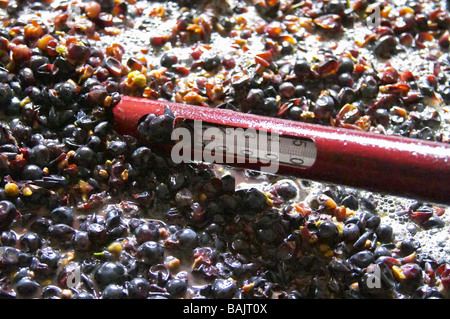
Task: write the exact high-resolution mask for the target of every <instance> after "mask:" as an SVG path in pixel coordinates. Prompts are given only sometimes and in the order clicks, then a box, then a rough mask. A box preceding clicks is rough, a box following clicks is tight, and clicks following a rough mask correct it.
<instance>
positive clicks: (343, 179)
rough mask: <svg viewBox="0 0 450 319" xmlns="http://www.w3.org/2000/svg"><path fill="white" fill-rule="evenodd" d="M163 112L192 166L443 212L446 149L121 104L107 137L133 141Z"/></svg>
mask: <svg viewBox="0 0 450 319" xmlns="http://www.w3.org/2000/svg"><path fill="white" fill-rule="evenodd" d="M165 107H169V108H170V109H171V110H172V112H173V113H174V114H175V116H176V117H177V118H180V119H183V120H184V121H185V122H186V123H188V125H187V127H189V129H187V130H188V131H189V132H190V133H192V135H191V137H192V139H193V142H194V143H192V144H191V150H192V153H193V154H194V157H193V159H194V160H195V159H196V157H195V156H196V154H197V158H201V155H203V156H204V155H209V156H210V157H213V158H216V159H217V158H219V159H220V158H221V159H222V160H223V162H222V163H223V164H226V165H231V166H238V167H246V168H249V169H257V170H262V171H264V169H267V168H269V167H270V165H272V166H274V167H275V168H276V171H275V172H273V173H276V174H280V175H289V176H295V177H298V178H303V179H309V180H314V181H318V182H325V183H332V184H338V185H345V186H350V187H354V188H359V189H365V190H369V191H373V192H378V193H382V194H383V193H384V194H391V195H397V196H401V197H407V198H414V199H417V200H421V201H426V202H431V203H440V204H446V205H448V204H450V145H449V144H446V143H440V142H433V141H425V140H419V139H415V138H406V137H399V136H390V135H382V134H376V133H370V132H363V131H357V130H350V129H345V128H336V127H328V126H324V125H318V124H311V123H301V122H297V121H292V120H284V119H279V118H272V117H267V116H260V115H254V114H248V113H241V112H236V111H232V110H226V109H217V108H209V107H204V106H196V105H187V104H181V103H174V102H166V101H158V100H150V99H144V98H136V97H128V96H122V99H121V101H120V102H119V103H118V104H117V105H116V106H115V107H114V109H113V113H114V123H115V124H114V125H115V129H116V131H117V132H119V133H121V134H128V135H132V136H137V134H138V133H137V125H138V124H139V122H140V120H141V119H142V118H144V117H145V116H146V115H148V114H151V113H152V114H157V115H158V114H159V115H160V114H164V108H165ZM200 124H201V126H202V128H201V130H198V129H197V130H195V125H200ZM208 130H209V133H208ZM227 132H228V134H233V139H231V141H230V139H228V138H226V136H227ZM239 132H240V133H239ZM205 133H208V134H205ZM212 133H215V134H212ZM252 134H253V135H255V136H257V137H258V138H257V139H255V138H254V137H253V138H252ZM264 137H265V139H264ZM183 140H184V139H183ZM191 141H192V140H191ZM185 142H187V141H185ZM211 144H214V151H215V152H217V151H218V150H221V152H220V153H221V154H219V155H220V156H217V153H213V152H212V149H213V148H212V147H211ZM176 145H177V144H175V146H174V147H176ZM186 145H187V146H189V144H186ZM273 146H276V147H273ZM172 154H173V153H172ZM199 154H200V155H199ZM227 160H228V161H227Z"/></svg>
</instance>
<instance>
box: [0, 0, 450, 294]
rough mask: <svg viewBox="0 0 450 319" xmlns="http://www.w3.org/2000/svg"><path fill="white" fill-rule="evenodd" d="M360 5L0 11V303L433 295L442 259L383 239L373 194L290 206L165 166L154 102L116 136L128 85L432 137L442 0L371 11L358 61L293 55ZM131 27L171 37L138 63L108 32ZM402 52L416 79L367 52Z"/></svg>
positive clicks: (176, 98)
mask: <svg viewBox="0 0 450 319" xmlns="http://www.w3.org/2000/svg"><path fill="white" fill-rule="evenodd" d="M374 3H375V4H376V2H373V1H365V0H361V1H350V2H349V3H347V2H346V1H339V0H331V1H317V2H312V1H293V2H289V1H254V2H251V1H217V2H216V1H214V2H211V3H209V2H208V1H200V2H198V1H169V2H166V3H158V2H147V1H121V0H119V1H112V0H102V1H82V2H75V1H63V0H54V1H31V2H27V1H22V0H9V1H3V2H1V3H0V20H1V21H2V26H3V28H2V29H1V30H0V120H1V123H0V177H1V179H0V232H1V236H0V243H1V247H0V298H2V299H6V298H44V299H56V298H58V299H100V298H102V299H127V298H129V299H148V298H155V299H175V298H199V299H214V298H216V299H221V298H239V299H266V298H274V299H276V298H278V299H297V298H448V296H449V289H450V264H449V263H448V261H447V260H437V259H434V258H433V257H432V256H429V255H427V254H422V253H421V251H420V242H417V241H414V240H405V239H398V238H397V237H396V234H395V232H394V229H393V228H392V227H391V226H389V225H386V224H385V223H383V219H382V216H380V214H379V211H378V210H377V206H378V203H377V200H376V199H375V197H373V196H371V195H370V194H369V195H366V194H365V193H364V194H363V193H360V192H359V191H358V190H354V189H348V188H345V187H340V186H331V185H322V187H321V188H320V190H319V191H318V192H317V193H311V194H309V195H310V196H308V197H307V198H306V199H305V198H304V197H302V196H300V188H301V187H300V186H299V185H298V183H295V182H294V180H292V179H290V180H287V179H284V177H282V176H275V177H273V176H272V177H269V176H264V175H261V174H260V173H258V172H254V171H245V172H244V173H245V174H246V175H245V176H246V178H248V179H249V180H253V179H256V180H258V178H260V179H259V181H261V180H262V181H263V182H262V183H257V185H251V186H248V187H245V186H242V185H241V179H239V176H240V174H241V173H242V171H240V170H228V169H227V168H223V167H222V168H220V169H219V170H217V167H214V166H211V165H207V164H202V163H182V164H174V163H173V162H172V161H171V159H170V157H169V156H167V154H166V153H164V152H161V151H160V150H159V149H157V147H154V146H155V145H161V144H167V143H169V142H170V132H171V130H172V128H173V125H174V120H175V116H174V114H172V112H171V111H170V110H169V109H166V110H165V113H164V114H163V115H160V116H156V115H153V114H150V115H148V116H146V117H144V118H143V119H142V121H141V122H140V123H139V125H138V127H137V132H138V133H139V134H138V135H139V136H137V137H133V136H128V135H125V136H122V135H119V134H117V133H116V131H115V130H114V119H113V113H112V109H113V108H114V106H115V105H117V103H118V102H119V101H120V98H121V95H122V94H124V95H133V96H139V97H143V98H151V99H159V100H163V101H173V102H180V103H188V104H196V105H203V106H205V107H219V108H228V109H233V110H236V111H240V112H250V113H254V114H263V115H269V116H274V117H281V118H285V119H290V120H296V121H305V122H314V123H317V124H322V125H333V126H336V127H345V128H348V129H358V130H365V131H375V132H378V133H383V134H387V133H390V134H398V135H404V136H408V137H418V138H423V139H428V140H436V141H441V142H448V134H447V133H446V132H445V131H443V130H442V128H443V121H442V117H441V114H443V113H442V112H441V111H440V110H439V108H437V107H436V108H434V107H431V106H429V105H432V104H433V103H435V104H436V103H438V102H440V103H441V104H442V105H443V106H442V105H441V106H442V107H444V108H445V103H448V101H449V96H450V94H449V92H448V91H449V90H448V85H449V82H448V81H449V79H448V67H449V63H450V62H449V58H448V57H449V55H448V52H447V50H448V30H447V31H446V29H448V26H449V23H450V20H449V19H450V16H449V15H448V11H446V10H448V9H446V8H445V7H442V6H439V5H438V4H436V3H430V4H422V2H416V1H411V2H408V7H406V6H405V7H398V6H396V5H395V4H394V3H393V2H390V1H387V2H386V3H383V4H381V3H380V4H379V5H380V6H381V9H382V10H381V12H382V25H381V26H379V28H377V29H375V30H372V31H373V32H371V33H370V34H368V35H367V36H366V37H365V39H364V41H363V42H361V43H358V46H359V49H361V53H360V52H359V51H358V50H356V48H355V47H354V46H353V47H349V48H348V49H346V50H344V51H343V52H341V53H336V52H333V49H330V48H328V49H327V48H320V49H318V50H317V51H316V52H314V54H313V55H308V56H304V54H303V52H304V50H303V51H302V48H303V49H304V47H303V46H304V45H305V41H307V40H308V37H311V36H317V37H318V38H317V41H318V42H320V43H322V42H326V41H328V42H327V43H334V41H338V40H339V36H342V34H343V33H345V32H346V30H352V29H354V28H355V26H356V24H357V23H361V21H363V20H364V17H366V16H367V14H368V12H370V7H371V6H372V5H373V4H374ZM181 8H184V9H181ZM252 13H253V18H254V20H252V19H250V17H249V15H251V14H252ZM394 13H395V14H394ZM143 17H145V19H144V20H146V19H150V20H151V19H159V20H161V21H162V22H167V23H173V28H172V29H171V30H170V32H168V33H167V34H161V35H154V34H152V35H151V37H150V38H148V37H147V38H146V39H145V40H142V39H141V42H142V41H143V42H145V49H142V50H141V52H140V54H135V55H134V54H131V53H130V52H129V50H128V49H129V48H128V47H127V45H126V43H127V41H126V40H127V39H124V38H121V33H122V32H124V34H126V32H127V30H133V32H138V30H140V29H145V28H146V25H145V23H142V24H140V25H139V24H138V23H137V22H139V21H142V19H143ZM133 21H135V22H136V24H133ZM134 27H135V28H134ZM150 27H151V26H150ZM150 27H149V28H150ZM144 31H145V30H144ZM217 37H220V38H221V39H225V40H227V39H228V40H232V41H233V44H232V45H231V46H230V47H231V48H234V49H235V50H236V51H235V54H231V53H230V52H229V53H226V54H225V53H223V52H224V51H223V52H222V50H220V49H224V50H225V48H224V47H222V48H220V47H219V48H218V47H215V46H214V45H213V44H214V43H215V42H214V41H215V40H216V39H217ZM111 38H112V39H115V40H114V41H111V42H107V43H105V42H102V41H103V39H111ZM252 41H253V42H255V41H256V43H259V44H261V45H262V46H263V47H258V49H253V48H252V47H251V43H252ZM412 43H414V45H415V47H414V48H416V49H417V50H420V49H425V48H428V50H429V52H428V53H429V54H428V55H427V60H428V61H431V62H430V63H431V64H432V66H433V69H432V71H431V74H428V73H426V71H423V70H422V71H423V72H419V73H420V74H417V75H414V74H413V73H412V72H411V71H408V70H400V69H399V70H397V69H395V67H394V66H392V65H389V63H388V62H386V66H385V67H383V68H382V69H381V70H376V69H375V67H374V66H373V65H372V64H371V63H370V61H368V60H367V59H366V58H365V56H364V54H366V51H364V50H368V51H370V52H372V53H373V54H374V55H375V56H376V57H377V58H379V59H381V60H383V59H388V58H394V57H395V56H398V55H401V54H402V52H405V50H409V49H411V48H413V47H412ZM149 47H150V49H149ZM170 48H178V49H180V50H182V51H183V52H187V53H188V55H189V59H185V58H184V57H183V55H177V53H176V52H175V51H174V50H171V49H170ZM130 50H131V49H130ZM172 51H173V52H172ZM245 52H247V53H249V54H250V56H251V61H250V62H249V61H247V60H245V59H246V58H247V57H248V56H249V54H244V53H245ZM367 54H368V53H367ZM244 66H245V67H244ZM437 101H438V102H437ZM304 182H305V183H306V184H307V183H308V182H307V181H304ZM243 185H245V184H243ZM444 213H445V208H442V207H439V206H437V205H433V204H430V203H419V202H414V203H413V204H412V205H410V206H409V207H405V212H404V214H405V216H406V217H407V218H408V219H409V220H410V221H411V222H412V223H414V224H415V225H417V227H419V228H420V229H425V230H433V229H442V228H444V227H446V224H445V222H444V220H443V218H442V217H443V215H444ZM376 271H379V273H380V274H381V275H380V286H377V287H375V288H373V287H371V286H370V285H368V283H369V282H370V279H371V278H373V277H371V276H372V275H373V274H374V273H376Z"/></svg>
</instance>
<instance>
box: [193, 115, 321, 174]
mask: <svg viewBox="0 0 450 319" xmlns="http://www.w3.org/2000/svg"><path fill="white" fill-rule="evenodd" d="M193 131H194V134H193V137H194V140H193V143H194V148H195V150H197V151H200V150H201V151H202V152H203V155H205V153H210V154H216V153H217V152H219V153H220V154H221V155H223V156H224V157H225V158H226V160H225V164H231V163H230V160H235V161H236V163H244V162H250V163H256V162H260V163H263V164H264V163H269V162H277V163H279V164H280V165H288V166H295V167H301V168H308V167H311V166H312V165H313V164H314V162H315V160H316V157H317V147H316V145H315V143H314V142H313V141H312V140H310V139H307V138H298V137H292V136H289V135H280V134H277V133H273V132H266V131H262V130H255V129H243V128H239V127H229V126H221V125H215V124H214V125H213V124H210V123H204V122H198V121H194V130H193Z"/></svg>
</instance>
